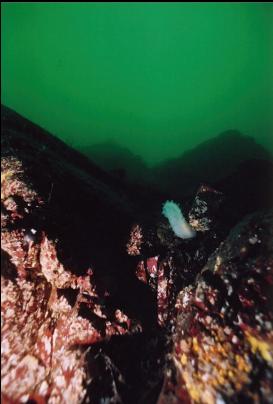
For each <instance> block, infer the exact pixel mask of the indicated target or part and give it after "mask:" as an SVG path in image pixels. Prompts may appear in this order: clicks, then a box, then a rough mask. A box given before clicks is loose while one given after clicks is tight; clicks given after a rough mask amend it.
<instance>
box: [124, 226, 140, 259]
mask: <svg viewBox="0 0 273 404" xmlns="http://www.w3.org/2000/svg"><path fill="white" fill-rule="evenodd" d="M142 243H143V235H142V230H141V227H140V226H139V225H138V224H137V225H135V226H133V228H132V230H131V233H130V240H129V242H128V243H127V246H126V247H127V253H128V254H129V255H140V252H141V244H142Z"/></svg>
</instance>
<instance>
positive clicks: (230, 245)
mask: <svg viewBox="0 0 273 404" xmlns="http://www.w3.org/2000/svg"><path fill="white" fill-rule="evenodd" d="M272 238H273V211H272V212H271V213H267V214H265V213H259V214H254V215H251V216H250V217H247V218H246V219H245V220H244V221H243V222H241V223H240V224H239V225H237V226H236V227H235V228H234V229H233V230H232V231H231V233H230V234H229V236H228V237H227V238H226V240H225V241H223V242H222V243H221V244H220V246H219V248H218V249H217V250H216V251H215V252H214V253H213V254H212V255H211V256H210V257H209V259H208V262H207V264H206V265H205V266H204V268H203V269H202V271H201V273H200V275H198V277H197V279H196V282H195V283H193V284H191V285H189V286H187V287H185V288H183V289H182V290H181V291H180V293H179V295H178V297H177V301H176V305H175V307H176V313H177V314H176V324H175V330H174V332H173V335H172V340H173V347H172V350H171V352H170V354H169V364H168V365H167V367H166V372H165V373H166V375H165V380H164V386H163V389H162V392H161V395H160V398H159V402H160V403H165V402H172V403H180V402H200V403H216V402H238V403H240V402H268V403H270V402H272V391H273V390H272V389H273V383H272V382H273V327H272V320H273V316H272V315H273V312H272V307H273V305H272V292H273V244H272Z"/></svg>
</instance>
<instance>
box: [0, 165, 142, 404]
mask: <svg viewBox="0 0 273 404" xmlns="http://www.w3.org/2000/svg"><path fill="white" fill-rule="evenodd" d="M2 170H3V176H2V185H3V191H2V201H3V202H4V204H5V206H6V209H7V212H8V213H7V218H6V220H5V222H4V223H2V234H1V239H2V264H3V267H2V276H1V327H2V328H1V330H2V339H1V347H2V356H1V378H2V402H3V403H13V402H14V403H15V402H16V403H24V402H25V403H26V402H28V401H29V400H34V401H35V402H37V403H52V404H53V403H54V404H55V403H56V404H57V403H72V404H73V403H79V402H81V401H82V400H83V399H84V397H85V394H86V387H85V386H86V384H87V372H86V363H85V356H86V352H87V349H88V347H90V346H91V345H93V344H94V343H98V342H100V341H103V339H104V338H105V337H106V338H110V337H111V336H113V335H123V334H127V333H129V332H131V330H132V327H135V328H134V329H135V330H139V329H140V326H139V325H137V323H136V322H132V321H131V319H130V318H129V317H128V316H127V315H125V314H124V313H123V312H122V310H120V309H116V310H115V311H114V312H113V313H112V312H111V313H110V312H107V310H106V309H105V308H104V307H102V306H101V304H100V303H99V296H98V294H97V290H96V285H95V280H94V276H93V270H92V269H88V270H86V272H85V275H81V276H76V275H74V274H72V273H71V272H70V271H69V270H67V269H66V268H65V267H64V265H63V264H62V263H61V262H60V261H59V258H58V255H57V251H56V247H55V243H54V242H53V241H52V240H50V239H49V237H48V235H47V234H46V233H45V232H43V231H40V235H39V237H38V238H37V239H33V238H32V237H31V235H29V236H26V231H25V229H24V228H22V226H20V220H22V219H23V218H26V217H27V215H28V211H27V210H25V211H24V210H22V212H21V213H20V215H19V214H18V212H17V209H21V207H20V208H19V206H18V205H17V204H16V203H15V204H14V206H12V208H11V205H10V202H7V200H8V198H14V200H15V199H16V197H18V196H20V197H22V199H23V201H24V202H23V203H25V204H26V206H27V204H34V205H36V206H37V207H39V205H40V204H41V200H40V199H39V197H38V195H37V194H36V193H35V192H34V191H33V190H31V189H29V188H28V185H27V183H26V182H23V180H22V179H20V180H19V179H18V176H21V175H22V174H23V165H22V163H20V162H19V161H17V160H16V159H14V158H11V159H4V160H3V163H2ZM17 175H18V176H17ZM17 199H18V198H17ZM8 223H14V224H16V225H17V229H12V228H11V229H9V228H8V225H7V224H8ZM33 234H35V231H34V232H33ZM65 290H67V291H68V292H69V291H75V293H76V299H75V301H74V302H69V301H68V300H67V298H66V297H65V295H64V294H63V291H65ZM83 306H85V307H86V308H87V310H89V311H90V313H94V316H95V317H96V318H99V319H100V320H101V322H102V324H103V330H102V329H101V328H99V329H98V328H97V327H96V325H95V323H93V322H92V321H90V320H89V319H86V318H84V317H82V316H81V315H79V308H80V307H83ZM136 325H137V327H136ZM132 332H133V331H132Z"/></svg>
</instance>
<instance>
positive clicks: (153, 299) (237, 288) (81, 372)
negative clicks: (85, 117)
mask: <svg viewBox="0 0 273 404" xmlns="http://www.w3.org/2000/svg"><path fill="white" fill-rule="evenodd" d="M2 133H3V136H2V159H1V185H2V190H1V207H2V213H1V214H2V221H1V226H2V227H1V230H2V231H1V239H2V250H1V264H2V273H1V293H2V304H1V330H2V342H1V344H2V356H1V365H2V366H1V369H2V370H1V378H2V402H3V403H23V402H25V403H54V404H55V403H72V404H73V403H130V404H131V403H149V404H150V403H169V402H170V403H208V404H212V403H222V402H227V403H229V402H230V403H233V402H235V403H236V402H238V403H241V402H254V403H272V389H273V386H272V380H273V331H272V328H273V310H272V308H273V301H272V295H273V293H272V292H273V289H272V288H273V272H272V271H273V262H272V261H273V249H272V246H273V229H272V224H273V214H272V211H271V210H270V209H269V208H270V205H271V206H272V200H271V199H270V198H267V199H266V198H262V199H259V198H258V197H257V196H256V199H255V198H252V202H251V201H249V195H250V196H251V195H254V196H255V195H256V194H255V192H254V191H253V190H252V188H251V187H249V186H248V185H247V184H248V183H247V181H248V174H249V172H251V169H250V171H249V169H246V168H245V167H243V168H242V170H241V171H239V172H238V173H237V174H236V175H235V176H234V177H233V176H232V175H231V176H230V177H229V178H227V179H226V181H223V182H222V183H219V188H217V189H213V188H211V187H209V186H207V185H205V184H204V185H202V186H200V188H199V189H198V190H197V193H196V195H195V196H194V197H189V198H188V199H187V200H185V201H184V202H183V213H185V216H186V219H187V221H188V222H189V223H190V225H191V226H192V227H193V228H194V229H195V230H196V237H194V238H193V239H190V240H182V239H179V238H177V237H176V236H175V235H174V233H173V232H172V230H171V228H170V226H169V224H168V221H167V220H166V219H165V218H164V217H163V216H162V215H161V211H160V209H161V204H162V202H163V201H164V199H162V198H163V195H162V194H158V193H153V192H152V191H150V195H148V196H147V198H146V190H143V189H142V188H141V187H139V186H137V187H135V188H134V187H132V186H131V185H127V184H126V183H125V182H124V181H123V182H120V181H119V180H118V179H117V178H115V177H114V176H111V175H109V174H108V173H106V172H104V171H103V170H101V169H99V168H98V167H97V166H96V165H94V164H93V163H91V162H90V161H89V160H87V159H86V158H85V157H83V156H81V155H80V154H79V153H78V152H76V151H74V150H72V149H70V148H69V147H68V146H66V145H65V144H64V143H62V142H61V141H59V140H58V139H56V138H54V137H53V136H51V135H50V134H48V133H47V132H45V131H44V130H42V129H41V128H39V127H37V126H35V125H34V124H32V123H31V122H29V121H27V120H25V119H24V118H22V117H20V116H19V115H17V114H15V113H14V112H13V111H11V110H9V109H7V108H5V107H3V108H2ZM264 164H265V163H264ZM268 164H269V163H268ZM268 164H265V166H264V168H262V165H260V166H259V167H260V170H261V172H260V174H261V173H267V174H266V175H265V176H264V182H263V183H262V184H261V189H260V191H263V192H264V195H269V194H270V189H269V188H270V185H269V184H270V181H271V174H270V170H269V169H268V167H270V165H268ZM254 166H255V167H257V164H254ZM251 167H253V165H252V166H251ZM252 174H253V175H255V169H254V168H253V172H252ZM260 174H259V175H260ZM240 179H241V181H242V186H243V185H244V187H245V188H243V189H242V191H241V194H240V187H239V183H238V181H239V182H240ZM256 182H257V181H256ZM234 190H235V191H234ZM234 193H235V194H234ZM245 196H246V197H245ZM147 200H149V204H150V207H149V208H148V209H147V208H146V205H147ZM236 207H238V209H236ZM255 210H259V211H258V212H254V211H255ZM245 214H249V215H248V216H245Z"/></svg>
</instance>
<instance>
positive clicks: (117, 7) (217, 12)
mask: <svg viewBox="0 0 273 404" xmlns="http://www.w3.org/2000/svg"><path fill="white" fill-rule="evenodd" d="M272 27H273V5H272V4H270V3H237V4H236V3H218V4H212V3H203V4H201V3H54V4H53V3H2V51H1V52H2V103H4V104H6V105H7V106H9V107H11V108H13V109H15V110H16V111H17V112H19V113H20V114H22V115H24V116H25V117H27V118H29V119H31V120H32V121H34V122H35V123H38V124H39V125H41V126H43V127H44V128H46V129H48V130H49V131H51V132H52V133H54V134H56V135H58V136H59V137H60V138H62V139H64V140H65V141H67V142H68V143H70V144H72V145H74V146H79V147H83V146H86V145H89V144H94V143H99V142H103V141H105V140H107V139H114V140H116V141H117V142H119V143H120V144H121V145H122V146H125V147H128V148H129V149H130V150H131V151H133V152H134V153H136V154H139V155H140V156H142V157H143V158H144V159H145V160H146V162H147V163H149V164H152V163H155V162H158V161H160V160H163V159H165V158H168V157H173V156H178V155H180V154H181V153H182V152H183V151H185V150H187V149H189V148H191V147H194V146H196V145H197V144H199V143H201V142H202V141H204V140H206V139H209V138H211V137H214V136H215V135H217V134H218V133H220V132H222V131H224V130H227V129H238V130H239V131H241V132H242V133H244V134H247V135H250V136H253V137H254V138H255V139H256V140H257V142H259V143H260V144H262V145H263V146H265V147H267V149H269V150H271V151H273V141H272V133H273V130H272V129H273V122H272V117H273V113H272V111H273V94H272V92H273V91H272V89H273V46H272V44H273V41H272V40H273V29H272Z"/></svg>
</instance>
